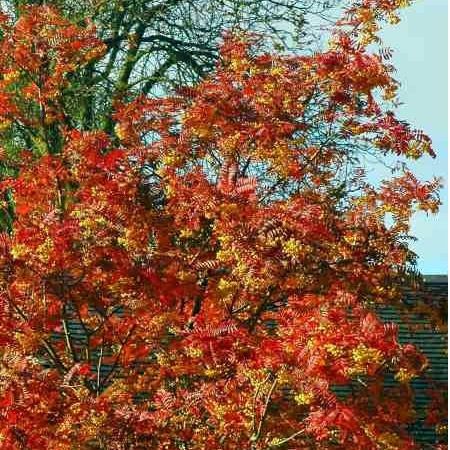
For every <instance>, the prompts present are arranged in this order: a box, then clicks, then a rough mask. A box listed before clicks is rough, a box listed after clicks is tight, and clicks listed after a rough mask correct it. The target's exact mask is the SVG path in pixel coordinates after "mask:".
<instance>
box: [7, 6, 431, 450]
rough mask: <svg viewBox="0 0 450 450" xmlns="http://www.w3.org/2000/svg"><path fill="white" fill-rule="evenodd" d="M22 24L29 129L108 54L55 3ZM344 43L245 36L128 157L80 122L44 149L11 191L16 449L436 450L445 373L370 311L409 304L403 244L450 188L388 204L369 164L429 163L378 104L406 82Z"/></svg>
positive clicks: (390, 195)
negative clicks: (435, 423) (436, 408)
mask: <svg viewBox="0 0 450 450" xmlns="http://www.w3.org/2000/svg"><path fill="white" fill-rule="evenodd" d="M363 3H364V6H363V11H365V10H367V8H369V6H370V7H372V6H373V5H372V4H373V3H374V2H363ZM391 5H395V3H393V2H376V6H377V8H378V9H377V11H378V10H379V11H380V14H384V13H385V11H387V10H389V9H390V8H391ZM364 8H365V9H364ZM358 11H359V10H357V9H355V10H352V11H351V13H350V14H351V15H353V16H355V15H357V17H358V18H359V19H354V20H361V19H360V16H361V14H362V12H361V11H360V12H358ZM358 14H359V15H358ZM355 17H356V16H355ZM5 27H6V30H7V33H8V36H9V37H8V39H5V40H3V41H2V44H1V45H2V49H3V51H2V56H1V57H0V58H1V62H2V64H1V65H0V67H1V69H0V72H1V74H2V77H3V78H2V81H1V82H0V94H1V96H0V99H1V102H0V114H1V115H2V116H1V117H2V118H8V119H9V120H17V121H22V122H24V124H27V122H26V121H27V118H26V117H25V116H24V115H23V112H22V110H21V108H22V105H23V103H21V102H22V99H25V100H26V101H31V102H35V103H41V104H42V105H43V107H44V108H45V110H46V111H48V113H49V114H50V113H51V114H52V117H53V119H52V120H54V121H56V122H57V121H58V120H62V119H63V118H62V116H61V114H62V113H61V111H60V109H59V107H58V101H57V100H55V98H58V96H59V95H62V93H61V92H62V87H64V86H65V83H66V82H67V81H66V78H65V75H64V74H66V73H68V72H70V71H72V70H75V69H76V68H77V67H78V66H79V65H80V64H85V63H86V62H88V61H89V60H90V58H93V57H95V56H96V55H98V54H99V52H100V51H101V48H102V46H101V45H100V44H99V42H97V40H96V39H95V38H94V37H93V34H92V32H91V31H82V30H80V29H78V28H76V27H74V26H72V25H70V24H69V23H68V22H67V21H65V20H63V19H61V18H60V17H59V16H58V15H57V13H56V12H55V11H54V10H53V9H50V8H48V7H33V8H31V9H30V10H29V11H28V12H27V13H25V14H24V16H23V17H22V18H21V19H20V20H19V22H17V23H16V24H15V25H14V26H10V25H7V26H6V25H5ZM342 33H343V32H342V31H341V32H340V34H339V33H338V34H337V36H338V37H337V39H338V41H336V42H337V43H338V45H336V46H335V47H334V48H332V49H330V50H328V51H326V52H324V53H318V54H316V55H314V56H301V57H297V56H289V57H282V56H278V55H272V54H260V53H258V52H257V51H256V50H255V47H254V46H253V44H252V43H251V42H252V39H247V38H236V37H232V36H229V37H227V38H226V40H225V42H224V45H223V47H222V51H221V52H222V53H221V55H222V59H221V62H220V64H219V65H218V67H217V69H216V71H215V72H214V74H213V75H211V76H210V77H209V78H207V79H206V80H204V81H203V82H201V83H200V84H199V85H198V86H197V87H196V88H193V89H189V90H180V93H179V94H178V95H177V96H174V97H171V98H166V99H162V100H155V99H147V98H139V99H137V100H136V101H134V102H133V103H131V104H126V105H121V106H120V107H119V108H118V111H117V114H116V118H115V119H116V121H117V125H116V128H115V131H116V134H117V137H118V138H119V139H120V145H113V143H112V141H111V140H110V138H109V137H108V136H107V135H106V134H105V133H103V132H101V131H96V132H82V131H78V130H69V129H67V128H66V127H62V126H61V129H62V132H63V140H64V144H63V145H62V149H61V151H60V152H50V151H49V152H43V153H44V154H41V155H34V156H33V155H28V156H27V154H26V153H24V158H25V159H24V160H23V161H24V162H23V164H22V166H21V168H20V170H19V173H18V176H17V177H13V178H11V179H7V180H4V181H3V182H2V184H1V189H2V192H3V193H4V194H5V195H6V194H7V193H10V194H12V196H13V199H14V211H13V214H14V223H13V230H12V232H11V234H10V235H7V234H6V233H5V234H2V235H1V237H2V238H1V240H0V250H1V251H0V266H1V277H0V302H1V309H0V311H1V312H0V342H2V344H3V345H4V349H3V351H2V353H1V357H0V364H1V366H0V373H1V378H0V406H1V410H0V442H1V448H2V449H5V450H13V449H14V450H15V449H19V448H31V449H61V450H62V449H67V450H69V449H73V448H77V449H90V448H92V449H93V448H104V449H106V448H107V449H112V450H114V449H144V448H145V449H150V448H154V449H184V448H189V449H199V450H200V449H206V448H208V449H209V448H211V449H219V448H223V449H230V450H231V449H236V450H237V449H243V448H248V449H255V450H256V449H268V448H276V447H279V448H285V449H287V448H290V449H300V448H301V449H310V448H311V449H328V448H340V449H378V448H391V449H394V448H395V449H397V448H398V449H400V448H401V449H409V448H411V449H412V448H417V447H416V446H415V445H414V443H413V441H412V439H411V437H410V436H408V434H407V432H406V426H407V425H408V423H410V422H411V421H413V416H412V414H411V409H412V403H411V389H410V388H409V385H408V382H409V381H410V380H411V379H412V378H413V377H415V376H418V375H420V374H421V373H422V371H423V370H424V368H425V366H426V361H425V360H424V359H423V357H422V356H421V355H420V354H419V353H418V352H417V350H416V349H415V348H414V347H413V346H411V345H406V346H402V345H400V344H399V342H398V340H397V329H396V327H395V326H392V325H386V324H383V323H382V322H381V321H380V319H379V318H378V317H377V316H376V314H375V313H374V312H373V306H374V305H376V304H391V303H394V302H395V301H396V300H397V299H398V298H399V295H400V293H399V291H398V289H397V287H396V286H398V284H399V283H401V282H403V280H404V274H405V270H406V268H407V266H408V258H409V257H410V253H409V251H408V250H407V247H406V246H405V243H404V240H403V234H404V233H405V231H407V230H408V221H409V218H410V217H411V215H412V213H413V211H414V209H415V208H420V209H423V210H427V211H435V210H436V209H437V206H438V203H439V202H438V199H437V194H436V189H437V187H438V185H437V182H431V183H421V182H420V181H418V180H417V179H416V178H415V177H414V176H413V175H412V174H411V173H410V172H405V173H404V174H403V175H401V176H400V177H398V178H395V179H392V180H386V181H385V182H384V183H383V184H382V186H381V187H380V188H378V189H377V188H375V187H373V186H370V185H369V184H368V182H367V180H366V179H365V177H364V174H363V172H362V171H361V170H360V169H358V167H355V165H354V163H353V162H354V158H357V156H358V155H360V152H364V151H367V152H369V151H375V152H378V153H379V154H380V155H381V156H382V155H383V154H384V153H391V154H394V155H395V154H396V155H403V156H407V157H414V158H416V157H419V156H421V155H423V154H425V153H430V154H432V151H431V149H430V146H429V140H428V138H426V137H425V136H424V135H423V134H421V133H419V132H415V131H413V130H411V129H410V128H409V127H408V126H407V125H406V124H403V123H400V122H399V121H398V120H397V119H395V118H394V117H393V115H392V113H390V112H389V111H387V112H386V111H384V109H383V107H382V105H381V104H379V103H377V101H376V100H375V98H374V95H372V94H373V92H374V90H376V89H380V90H382V91H384V92H385V93H386V94H390V93H392V92H393V91H395V87H396V84H395V82H394V81H393V80H392V78H391V76H390V72H389V69H388V67H386V66H385V65H384V63H383V61H382V60H381V58H380V57H378V56H376V55H373V54H371V53H369V52H368V51H367V50H366V49H365V47H364V46H361V45H357V44H354V43H352V40H351V39H350V38H349V36H348V34H345V35H344V34H342ZM49 55H55V56H54V61H53V68H52V70H51V71H48V70H47V68H46V66H45V65H46V64H47V62H46V58H48V56H49ZM19 66H20V68H19ZM11 70H12V71H13V72H11ZM16 71H18V72H19V74H18V75H17V74H16ZM11 73H14V75H10V74H11ZM37 74H43V78H41V81H42V83H41V84H40V85H37V84H36V83H34V84H33V83H31V84H30V85H27V86H25V87H24V88H23V89H22V90H21V89H17V88H14V89H13V90H11V89H10V82H11V80H12V79H13V78H14V77H16V76H20V77H25V76H28V75H30V76H31V77H33V76H35V75H37ZM55 96H56V97H55ZM18 99H21V100H20V101H19V100H18ZM25 100H23V101H25ZM27 125H29V126H31V127H38V129H45V124H40V123H38V124H35V123H28V124H27ZM39 127H40V128H39ZM42 127H43V128H42ZM411 149H413V151H412V150H411ZM48 150H51V149H48ZM344 169H345V170H344ZM344 172H345V175H343V173H344ZM5 211H6V206H5ZM388 213H393V214H394V219H393V224H392V225H389V226H388V225H387V224H386V221H385V219H386V214H388ZM74 325H76V326H77V331H76V332H75V331H74V329H73V327H74ZM385 374H392V375H393V376H395V377H396V378H397V379H398V380H399V381H400V384H399V385H398V386H397V388H395V389H391V390H386V389H385V388H384V387H383V376H384V375H385ZM349 385H352V386H353V388H352V392H353V393H348V394H347V395H346V396H338V395H337V394H336V393H335V389H336V387H339V386H340V387H343V386H344V387H345V386H349ZM399 399H400V401H399Z"/></svg>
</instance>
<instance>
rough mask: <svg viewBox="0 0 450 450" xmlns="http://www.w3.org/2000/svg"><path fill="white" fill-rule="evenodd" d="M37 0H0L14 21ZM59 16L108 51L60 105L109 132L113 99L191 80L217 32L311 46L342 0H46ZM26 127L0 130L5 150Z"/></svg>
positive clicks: (210, 62)
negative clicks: (92, 33) (91, 31)
mask: <svg viewBox="0 0 450 450" xmlns="http://www.w3.org/2000/svg"><path fill="white" fill-rule="evenodd" d="M39 3H40V1H37V2H36V1H35V0H2V1H1V2H0V12H3V13H6V14H8V15H9V16H11V17H13V18H14V19H15V20H18V19H19V18H20V17H21V15H22V14H23V13H24V12H25V11H27V5H28V6H30V5H33V4H39ZM45 3H46V4H47V5H53V6H55V7H57V8H58V9H59V11H60V13H61V14H62V16H63V17H66V18H68V19H69V20H70V21H71V22H73V23H75V24H77V25H79V26H81V27H83V28H86V27H89V26H91V25H95V27H96V30H97V31H96V33H97V36H98V37H99V38H100V39H102V41H103V43H104V45H105V51H104V53H103V56H102V57H101V58H96V59H92V60H90V62H89V64H86V65H84V66H83V67H79V68H78V70H77V71H72V72H71V74H70V85H68V86H67V87H66V89H65V92H64V96H63V99H62V103H61V105H60V106H61V108H62V110H63V111H64V115H65V118H66V121H67V122H68V123H69V124H70V126H72V127H77V128H79V129H99V128H102V129H106V130H107V131H108V133H110V134H111V133H112V132H113V121H112V118H111V115H112V112H113V103H114V102H115V101H118V100H124V99H127V100H130V99H132V98H134V97H135V96H136V95H139V94H144V95H147V94H152V95H159V96H161V95H162V94H164V93H165V92H167V90H168V89H170V88H172V87H173V86H179V85H186V84H192V83H195V82H197V81H198V80H199V79H201V78H203V77H204V76H205V75H206V74H208V73H209V72H211V71H212V70H213V69H214V65H215V63H216V61H217V56H218V51H217V48H218V44H219V42H220V40H221V38H222V33H223V32H224V31H225V30H229V29H245V30H253V31H257V32H261V33H265V34H266V35H268V36H270V37H271V42H272V44H273V45H274V46H276V47H277V48H283V49H288V48H290V49H294V48H295V49H299V48H301V49H302V50H303V51H305V50H306V49H311V48H312V42H316V40H317V39H316V36H317V34H318V33H319V31H320V27H321V26H324V25H325V24H327V23H328V22H327V20H329V18H330V15H331V14H332V10H333V7H335V6H336V5H338V4H344V3H345V2H344V1H343V0H325V1H324V0H313V1H312V2H308V4H302V2H298V1H297V0H245V1H240V0H239V1H237V0H158V1H151V2H149V1H147V0H114V1H112V2H106V1H90V0H77V1H73V0H51V1H47V2H45ZM27 138H28V136H27V133H26V131H24V130H22V129H17V127H12V128H10V129H8V133H3V134H0V145H3V147H6V148H7V150H8V151H9V152H10V153H13V152H14V151H16V150H17V149H20V148H21V146H23V141H24V139H27Z"/></svg>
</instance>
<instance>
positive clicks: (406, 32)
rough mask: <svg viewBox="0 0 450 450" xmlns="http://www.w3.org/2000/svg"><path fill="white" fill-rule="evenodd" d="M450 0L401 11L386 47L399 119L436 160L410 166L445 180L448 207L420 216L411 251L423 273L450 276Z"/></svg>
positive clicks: (388, 29) (430, 0)
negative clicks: (419, 134) (429, 144)
mask: <svg viewBox="0 0 450 450" xmlns="http://www.w3.org/2000/svg"><path fill="white" fill-rule="evenodd" d="M447 2H448V0H417V1H415V2H414V3H413V5H412V6H410V7H409V8H407V9H405V10H404V11H403V13H402V21H401V22H400V23H399V24H398V25H395V26H386V25H385V29H384V31H383V32H382V33H381V37H382V39H383V41H384V46H386V47H390V48H391V49H392V50H393V51H394V54H393V58H392V60H391V62H392V64H393V65H394V66H395V67H396V69H397V72H396V74H395V78H396V79H397V80H398V81H400V83H401V87H400V90H399V98H400V101H401V102H403V105H401V106H400V107H399V108H398V109H397V115H398V117H399V118H401V119H404V120H407V121H408V122H409V123H410V124H411V125H412V126H413V127H414V128H419V129H422V130H424V131H425V133H426V134H428V135H429V136H430V137H431V139H432V141H433V146H434V150H435V152H436V153H437V157H436V158H435V159H434V160H433V159H432V158H424V159H423V160H420V161H418V162H417V163H413V164H410V167H411V168H412V169H413V170H414V172H415V173H416V174H417V175H418V176H419V177H420V178H421V179H430V178H432V177H433V176H440V177H443V178H444V189H443V190H442V192H441V200H442V202H443V205H442V207H441V210H440V212H439V213H438V214H437V215H435V216H433V215H431V216H427V215H426V214H425V213H419V214H416V216H415V217H414V219H413V223H412V232H411V234H412V235H413V236H415V237H416V238H417V239H418V240H417V241H416V242H414V243H412V244H411V248H412V249H413V250H414V251H415V252H416V253H417V254H418V256H419V260H418V269H419V270H420V271H421V272H422V274H424V275H430V274H447V269H448V267H447V262H448V245H447V238H448V234H447V218H448V195H447V167H448V158H447V148H448V115H447V114H448V112H447V99H448V84H447V83H448V73H447V72H448V66H447V59H448V51H447V46H448V39H447V17H448V12H447V7H448V6H447Z"/></svg>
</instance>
